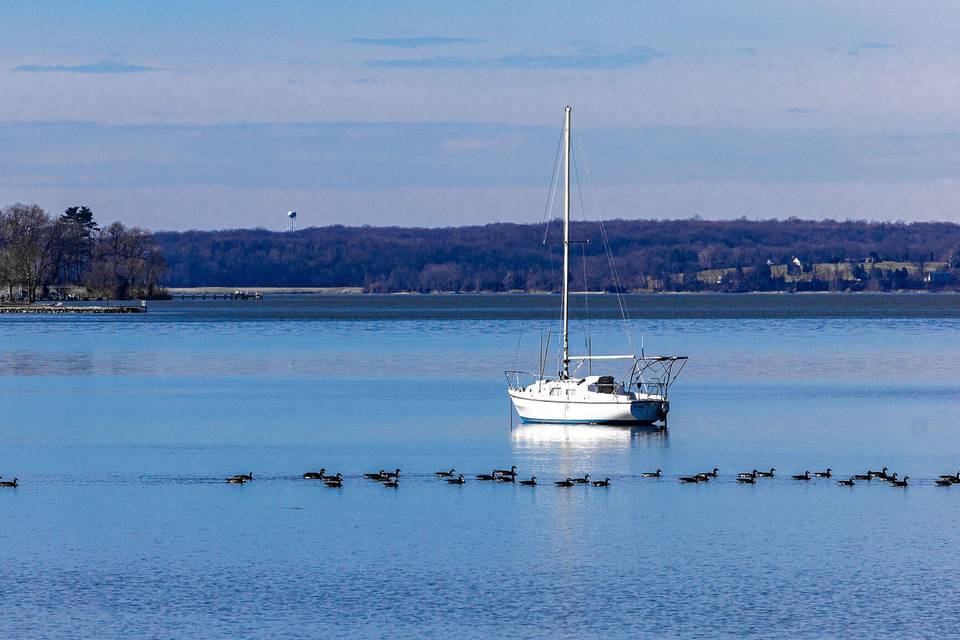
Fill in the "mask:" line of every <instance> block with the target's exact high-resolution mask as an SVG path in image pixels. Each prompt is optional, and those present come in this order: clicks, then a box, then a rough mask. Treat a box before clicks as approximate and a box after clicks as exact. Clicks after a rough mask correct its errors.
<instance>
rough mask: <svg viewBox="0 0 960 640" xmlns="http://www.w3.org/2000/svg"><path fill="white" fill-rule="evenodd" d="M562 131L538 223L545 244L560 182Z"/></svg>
mask: <svg viewBox="0 0 960 640" xmlns="http://www.w3.org/2000/svg"><path fill="white" fill-rule="evenodd" d="M563 129H564V127H562V126H561V127H560V138H559V139H558V140H557V152H556V153H555V154H554V156H553V172H552V173H551V174H550V190H549V191H548V192H547V204H546V206H545V207H544V209H543V218H541V220H540V223H541V224H543V241H542V242H541V244H546V243H547V232H548V231H549V230H550V214H551V213H552V212H553V203H554V202H555V201H556V200H555V199H556V192H557V189H558V187H559V182H560V150H561V149H562V148H563Z"/></svg>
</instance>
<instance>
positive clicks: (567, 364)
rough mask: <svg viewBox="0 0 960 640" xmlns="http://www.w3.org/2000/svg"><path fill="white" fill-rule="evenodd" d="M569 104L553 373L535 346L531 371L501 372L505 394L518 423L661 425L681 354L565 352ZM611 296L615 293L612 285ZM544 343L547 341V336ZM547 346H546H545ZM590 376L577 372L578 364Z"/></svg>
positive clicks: (681, 364) (567, 339) (567, 349)
mask: <svg viewBox="0 0 960 640" xmlns="http://www.w3.org/2000/svg"><path fill="white" fill-rule="evenodd" d="M570 115H571V114H570V107H569V106H567V107H565V108H564V121H563V148H564V163H563V171H564V177H563V241H562V242H561V244H562V245H563V292H562V293H563V313H562V324H563V327H562V329H563V342H562V352H561V357H560V361H559V365H560V367H559V371H558V373H557V375H556V376H546V375H544V368H545V364H546V360H547V355H546V353H545V352H544V351H543V350H542V349H541V352H540V366H539V371H538V372H537V373H529V372H522V371H507V372H505V373H506V376H507V385H508V389H507V394H508V395H509V396H510V400H511V402H512V403H513V407H514V409H516V411H517V414H518V415H519V416H520V419H521V420H522V421H523V422H534V423H536V422H541V423H543V422H546V423H567V424H571V423H573V424H622V425H650V424H655V423H658V422H660V423H663V424H664V425H666V422H667V414H668V413H669V411H670V400H669V398H668V395H667V394H668V391H669V389H670V386H671V385H672V384H673V382H674V380H676V377H677V376H679V375H680V372H681V371H682V370H683V367H684V365H685V364H686V361H687V357H686V356H647V355H645V354H644V353H642V352H641V355H640V356H639V357H638V356H637V355H636V354H630V355H593V354H592V353H589V354H587V355H571V354H570V244H571V241H570V120H571V118H570ZM617 295H618V296H619V295H620V291H619V289H618V291H617ZM548 343H549V340H548ZM548 348H549V347H548ZM617 360H624V361H629V363H630V364H629V365H628V368H627V371H626V373H625V374H624V375H622V376H620V377H617V376H615V375H592V369H593V367H592V364H593V362H595V361H603V362H609V361H617ZM588 362H589V363H590V365H591V366H590V367H588V371H589V372H590V375H586V376H579V375H578V374H579V371H580V369H581V368H582V367H583V365H584V363H588Z"/></svg>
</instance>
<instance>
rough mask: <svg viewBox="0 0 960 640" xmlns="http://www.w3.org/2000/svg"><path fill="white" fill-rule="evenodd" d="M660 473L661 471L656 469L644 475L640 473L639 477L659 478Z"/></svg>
mask: <svg viewBox="0 0 960 640" xmlns="http://www.w3.org/2000/svg"><path fill="white" fill-rule="evenodd" d="M661 471H662V469H657V470H656V471H647V472H646V473H641V474H640V477H641V478H659V477H660V472H661Z"/></svg>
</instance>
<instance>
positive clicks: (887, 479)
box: [885, 472, 897, 484]
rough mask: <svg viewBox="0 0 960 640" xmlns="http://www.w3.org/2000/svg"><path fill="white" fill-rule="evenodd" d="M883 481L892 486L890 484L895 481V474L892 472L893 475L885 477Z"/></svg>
mask: <svg viewBox="0 0 960 640" xmlns="http://www.w3.org/2000/svg"><path fill="white" fill-rule="evenodd" d="M885 479H886V481H887V482H889V483H891V484H892V483H894V482H896V481H897V473H896V472H894V473H893V475H891V476H887V477H886V478H885Z"/></svg>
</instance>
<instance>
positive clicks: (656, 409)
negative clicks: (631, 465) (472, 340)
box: [509, 389, 669, 424]
mask: <svg viewBox="0 0 960 640" xmlns="http://www.w3.org/2000/svg"><path fill="white" fill-rule="evenodd" d="M509 394H510V399H511V400H512V401H513V406H514V408H515V409H516V410H517V415H519V416H520V419H521V420H522V421H524V422H553V423H568V424H654V423H655V422H658V421H660V420H662V419H663V418H664V417H665V416H666V411H667V410H669V403H668V402H667V401H666V400H664V399H662V398H659V397H656V396H651V397H650V398H641V399H631V398H629V396H609V395H607V398H605V399H603V400H599V399H597V400H595V399H589V400H588V399H582V400H551V399H549V398H542V397H536V396H535V395H533V394H530V393H524V392H523V391H516V390H513V389H511V390H510V391H509ZM621 398H622V399H621Z"/></svg>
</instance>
